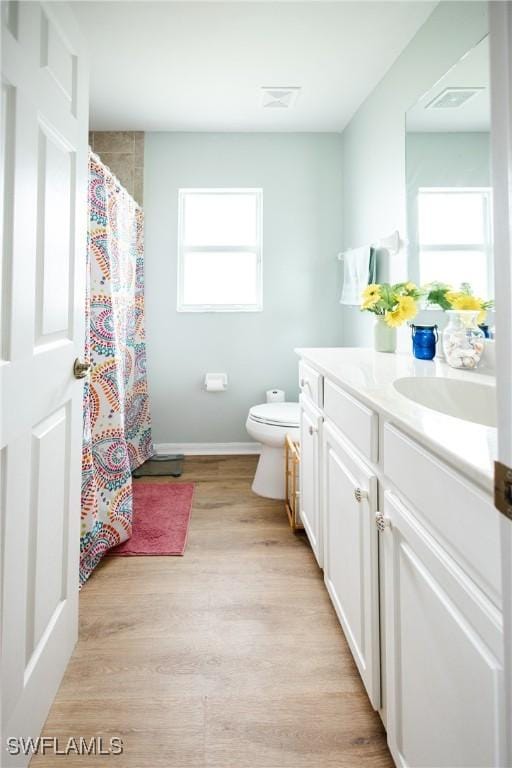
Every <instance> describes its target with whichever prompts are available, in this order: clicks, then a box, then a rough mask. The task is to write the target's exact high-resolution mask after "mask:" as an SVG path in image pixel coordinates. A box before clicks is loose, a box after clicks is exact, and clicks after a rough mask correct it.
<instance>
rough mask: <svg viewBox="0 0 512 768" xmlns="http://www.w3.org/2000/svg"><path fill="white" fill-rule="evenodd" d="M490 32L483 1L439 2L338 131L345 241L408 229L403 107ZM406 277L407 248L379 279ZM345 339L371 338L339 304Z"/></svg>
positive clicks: (364, 321)
mask: <svg viewBox="0 0 512 768" xmlns="http://www.w3.org/2000/svg"><path fill="white" fill-rule="evenodd" d="M487 31H488V22H487V4H486V3H484V2H443V3H440V4H439V5H438V6H437V7H436V9H435V10H434V12H433V13H432V15H431V16H430V17H429V18H428V19H427V21H426V22H425V24H424V25H423V27H421V29H420V30H419V32H418V33H417V35H416V36H415V37H414V38H413V40H412V41H411V43H410V44H409V45H408V46H407V48H406V49H405V50H404V52H403V53H402V55H401V56H400V57H399V58H398V59H397V60H396V62H395V63H394V64H393V66H392V67H391V68H390V69H389V70H388V72H387V73H386V75H385V76H384V78H383V79H382V80H381V82H380V83H379V85H378V86H377V87H376V88H375V89H374V91H373V92H372V93H371V94H370V96H369V97H368V98H367V99H366V101H365V102H364V104H363V105H362V106H361V107H360V109H359V110H358V111H357V113H356V114H355V116H354V118H353V119H352V120H351V122H350V123H349V125H348V126H347V128H346V129H345V131H344V133H343V185H344V208H343V223H344V226H343V235H344V247H345V248H347V247H350V246H356V245H362V244H364V243H368V242H372V241H374V240H377V239H379V238H380V237H383V236H385V235H387V234H389V233H390V232H391V231H393V230H395V229H397V228H398V229H399V231H400V232H401V233H402V235H403V236H404V234H405V231H406V184H405V113H406V111H407V110H408V109H409V108H410V107H411V106H412V105H413V104H414V103H415V101H416V100H417V99H418V98H419V97H420V96H421V95H422V94H423V93H425V92H426V91H427V90H429V89H430V88H431V87H432V85H433V84H434V83H435V82H436V81H437V80H438V79H439V78H440V77H441V76H442V75H443V74H444V73H445V72H446V71H447V70H448V69H449V68H450V67H451V66H453V64H455V63H456V62H457V61H458V60H459V59H460V58H461V56H463V55H464V54H465V53H466V52H467V51H468V50H469V49H470V48H472V47H473V46H474V45H476V43H477V42H479V40H481V39H482V38H483V37H484V36H485V35H486V34H487ZM406 276H407V254H406V252H405V250H404V251H403V252H402V253H401V254H399V255H398V256H395V257H393V260H392V262H391V264H388V263H386V261H385V260H384V259H383V260H381V263H380V268H379V279H380V280H391V281H393V282H394V281H396V280H400V279H402V278H405V277H406ZM343 321H344V322H343V327H344V338H343V340H344V343H345V344H347V345H360V344H362V345H365V344H366V345H367V344H370V343H371V329H372V324H373V319H372V317H371V316H370V315H369V314H368V313H366V314H364V315H362V314H361V313H360V312H359V310H358V309H357V308H351V307H347V308H344V310H343Z"/></svg>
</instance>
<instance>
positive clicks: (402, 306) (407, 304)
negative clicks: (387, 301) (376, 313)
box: [384, 296, 417, 328]
mask: <svg viewBox="0 0 512 768" xmlns="http://www.w3.org/2000/svg"><path fill="white" fill-rule="evenodd" d="M416 312H417V308H416V302H415V301H414V299H413V298H412V296H400V298H399V299H398V302H397V304H396V307H395V308H394V309H391V310H389V311H388V312H386V314H385V315H384V321H385V322H386V324H387V325H389V326H390V328H398V327H399V326H400V325H402V324H403V323H405V322H406V321H407V320H412V318H413V317H414V315H415V314H416Z"/></svg>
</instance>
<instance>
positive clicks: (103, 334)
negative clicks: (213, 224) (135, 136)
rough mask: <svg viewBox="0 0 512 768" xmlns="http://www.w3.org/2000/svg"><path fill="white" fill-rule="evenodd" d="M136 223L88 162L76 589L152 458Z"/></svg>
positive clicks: (127, 526)
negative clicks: (86, 370)
mask: <svg viewBox="0 0 512 768" xmlns="http://www.w3.org/2000/svg"><path fill="white" fill-rule="evenodd" d="M143 238H144V219H143V213H142V210H141V209H140V208H139V206H138V205H137V203H136V202H135V201H134V200H133V198H132V197H131V196H130V195H129V194H128V192H127V191H126V190H125V189H124V188H123V187H121V185H120V184H119V182H118V181H117V179H116V178H115V177H114V176H113V174H112V173H111V172H110V170H109V169H108V168H106V167H105V166H104V165H103V164H102V162H101V160H100V159H99V158H98V157H97V156H96V155H93V154H91V155H90V158H89V230H88V249H87V250H88V255H87V258H88V264H87V275H88V286H87V297H86V350H85V359H86V361H88V362H90V363H91V365H92V369H91V376H90V382H87V383H86V384H85V389H84V424H83V428H84V443H83V455H82V525H81V539H80V584H81V585H82V584H83V583H84V582H85V581H86V580H87V579H88V577H89V576H90V574H91V572H92V570H93V569H94V568H95V567H96V565H97V564H98V563H99V561H100V560H101V558H102V557H103V555H104V554H105V553H106V552H107V551H108V550H109V549H110V548H111V547H114V546H116V544H120V543H121V542H122V541H125V540H126V539H128V538H129V537H130V536H131V531H132V479H131V472H132V470H134V469H135V468H136V467H138V466H139V465H140V464H142V463H143V462H144V461H146V459H148V458H149V457H150V456H151V455H152V454H153V443H152V440H151V421H150V412H149V402H148V389H147V379H146V345H145V341H144V242H143Z"/></svg>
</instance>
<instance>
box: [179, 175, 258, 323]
mask: <svg viewBox="0 0 512 768" xmlns="http://www.w3.org/2000/svg"><path fill="white" fill-rule="evenodd" d="M190 194H208V195H212V194H214V195H229V194H230V195H233V194H237V195H238V194H240V195H244V194H245V195H251V196H255V197H256V244H255V245H252V244H251V245H248V244H246V243H240V244H239V245H229V246H228V245H201V246H199V245H198V246H193V245H185V242H184V234H185V233H184V223H185V216H184V212H185V200H186V197H187V195H190ZM244 251H245V252H247V253H254V252H256V303H255V304H186V303H185V302H184V295H185V293H184V288H185V282H184V281H185V256H186V254H187V253H194V252H196V253H197V252H200V253H215V252H217V253H229V252H235V253H239V252H244ZM177 254H178V258H177V279H178V291H177V305H176V309H177V311H178V312H262V311H263V189H262V188H261V187H183V188H180V189H179V190H178V251H177Z"/></svg>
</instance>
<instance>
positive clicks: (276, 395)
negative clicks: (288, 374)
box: [267, 389, 285, 403]
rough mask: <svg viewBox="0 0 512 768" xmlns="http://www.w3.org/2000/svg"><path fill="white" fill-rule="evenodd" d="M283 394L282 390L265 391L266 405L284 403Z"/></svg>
mask: <svg viewBox="0 0 512 768" xmlns="http://www.w3.org/2000/svg"><path fill="white" fill-rule="evenodd" d="M284 400H285V394H284V391H283V390H282V389H269V390H267V403H284Z"/></svg>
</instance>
